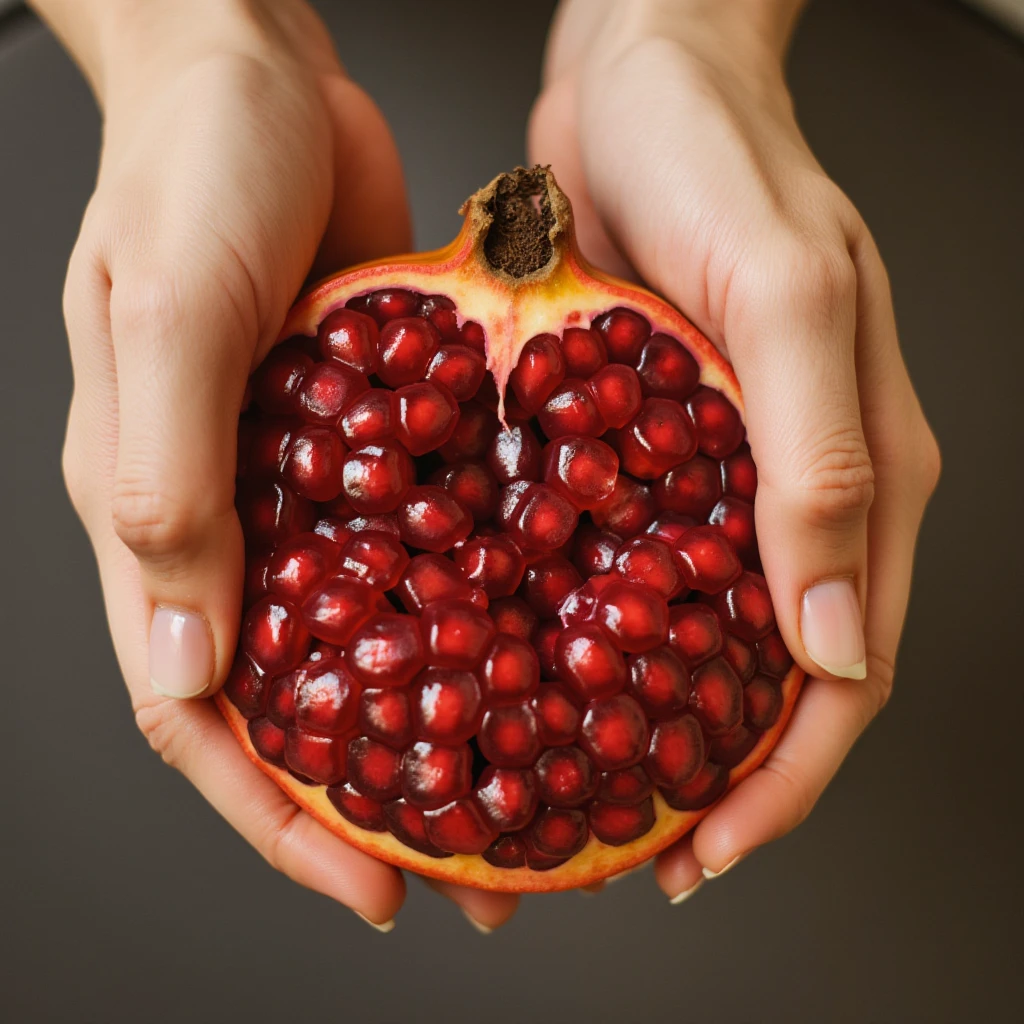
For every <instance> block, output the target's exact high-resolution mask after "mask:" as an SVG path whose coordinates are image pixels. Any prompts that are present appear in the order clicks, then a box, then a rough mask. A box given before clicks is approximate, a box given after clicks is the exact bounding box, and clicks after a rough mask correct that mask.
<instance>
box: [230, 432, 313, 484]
mask: <svg viewBox="0 0 1024 1024" xmlns="http://www.w3.org/2000/svg"><path fill="white" fill-rule="evenodd" d="M298 428H299V424H298V422H297V421H296V420H293V419H283V418H282V419H266V420H262V421H260V422H257V423H255V424H253V428H252V432H251V433H250V434H249V438H248V444H247V445H246V448H245V451H244V452H243V451H242V448H241V445H240V446H239V463H241V460H242V458H243V457H244V459H245V467H244V472H243V471H242V467H241V465H240V466H239V474H238V475H239V476H246V477H273V476H276V475H277V474H278V473H280V472H281V463H282V462H284V457H285V455H286V454H287V453H288V445H289V443H290V442H291V439H292V434H293V433H294V431H296V430H297V429H298Z"/></svg>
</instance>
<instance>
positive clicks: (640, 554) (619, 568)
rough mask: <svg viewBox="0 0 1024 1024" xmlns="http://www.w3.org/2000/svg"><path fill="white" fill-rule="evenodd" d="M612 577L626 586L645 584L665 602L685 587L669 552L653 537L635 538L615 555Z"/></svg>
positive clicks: (661, 542) (670, 551) (666, 546)
mask: <svg viewBox="0 0 1024 1024" xmlns="http://www.w3.org/2000/svg"><path fill="white" fill-rule="evenodd" d="M614 565H615V573H616V574H617V575H619V576H621V577H622V578H623V579H624V580H625V581H626V582H627V583H644V584H646V585H647V586H649V587H651V588H652V589H653V590H656V591H657V592H658V593H659V594H661V596H662V597H663V598H665V600H666V601H669V600H671V599H672V598H674V597H676V596H678V595H679V594H680V593H681V592H682V591H683V590H684V589H685V587H684V586H683V579H682V576H680V574H679V569H678V568H677V566H676V561H675V559H674V558H673V556H672V549H671V548H670V547H669V546H668V545H667V544H666V543H665V542H664V541H660V540H655V539H654V538H653V537H634V538H633V539H632V540H629V541H626V543H625V544H623V545H622V546H621V547H620V548H619V549H618V551H616V553H615V563H614Z"/></svg>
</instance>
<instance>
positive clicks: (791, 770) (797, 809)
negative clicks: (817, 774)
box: [764, 756, 818, 828]
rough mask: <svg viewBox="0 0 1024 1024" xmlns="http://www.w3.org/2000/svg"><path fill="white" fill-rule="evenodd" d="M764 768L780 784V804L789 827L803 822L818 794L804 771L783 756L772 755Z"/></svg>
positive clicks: (812, 807)
mask: <svg viewBox="0 0 1024 1024" xmlns="http://www.w3.org/2000/svg"><path fill="white" fill-rule="evenodd" d="M764 770H765V771H766V772H768V773H769V774H771V775H774V776H775V778H776V779H777V780H778V782H779V783H780V785H781V788H782V794H781V796H780V804H781V806H783V807H784V808H785V809H786V811H787V814H786V817H787V820H788V822H789V827H790V828H796V826H797V825H800V824H802V823H803V822H805V821H806V820H807V818H808V816H809V815H810V813H811V811H812V810H814V805H815V803H816V802H817V799H818V795H817V791H816V787H815V786H814V785H813V784H812V783H811V780H810V779H809V778H808V776H807V774H806V772H804V770H803V769H802V768H800V767H799V766H798V765H796V764H794V763H793V762H792V761H790V760H788V759H787V758H783V757H778V756H775V757H772V758H770V759H769V760H768V761H766V762H765V764H764Z"/></svg>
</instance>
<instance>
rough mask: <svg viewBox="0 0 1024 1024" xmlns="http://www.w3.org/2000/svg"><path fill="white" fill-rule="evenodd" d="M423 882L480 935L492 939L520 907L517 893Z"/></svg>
mask: <svg viewBox="0 0 1024 1024" xmlns="http://www.w3.org/2000/svg"><path fill="white" fill-rule="evenodd" d="M423 881H424V882H426V884H427V885H428V886H429V887H430V888H431V889H433V890H434V892H437V893H440V894H441V895H442V896H444V897H446V898H447V899H450V900H451V901H452V902H453V903H454V904H455V905H456V906H457V907H459V908H460V909H461V910H462V913H463V914H464V915H465V917H466V920H467V921H469V923H470V924H471V925H472V926H473V927H474V928H475V929H476V930H477V931H478V932H480V934H481V935H490V933H491V932H493V931H494V929H495V928H500V927H501V926H502V925H503V924H505V923H506V922H508V921H509V920H510V919H511V917H512V915H513V914H514V913H515V912H516V909H517V908H518V906H519V897H518V896H517V895H516V894H515V893H510V892H485V891H484V890H483V889H469V888H467V887H465V886H462V885H453V884H452V883H451V882H442V881H440V880H439V879H437V878H424V879H423Z"/></svg>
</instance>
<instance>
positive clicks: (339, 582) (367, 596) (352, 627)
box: [302, 576, 376, 646]
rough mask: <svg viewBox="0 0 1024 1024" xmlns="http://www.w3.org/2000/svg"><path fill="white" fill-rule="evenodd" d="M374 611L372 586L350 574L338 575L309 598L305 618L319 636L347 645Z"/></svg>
mask: <svg viewBox="0 0 1024 1024" xmlns="http://www.w3.org/2000/svg"><path fill="white" fill-rule="evenodd" d="M375 610H376V604H375V592H374V590H373V588H372V587H370V586H368V585H367V584H365V583H363V582H362V581H361V580H357V579H352V578H351V577H348V576H335V577H334V578H333V579H329V580H328V581H327V582H326V583H324V584H323V585H322V586H320V587H318V588H317V589H316V590H314V591H313V592H312V593H311V594H310V595H309V597H307V598H306V601H305V603H304V604H303V605H302V620H303V622H304V623H305V625H306V628H307V629H308V630H309V632H310V633H312V634H313V636H315V637H317V639H319V640H326V641H327V642H328V643H332V644H338V645H339V646H344V645H345V644H347V643H348V641H349V640H350V639H351V637H352V634H353V633H355V631H356V630H357V629H358V628H359V627H360V626H361V625H362V624H363V623H364V622H365V621H366V620H367V619H368V618H369V617H370V616H371V615H372V614H373V613H374V611H375Z"/></svg>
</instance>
